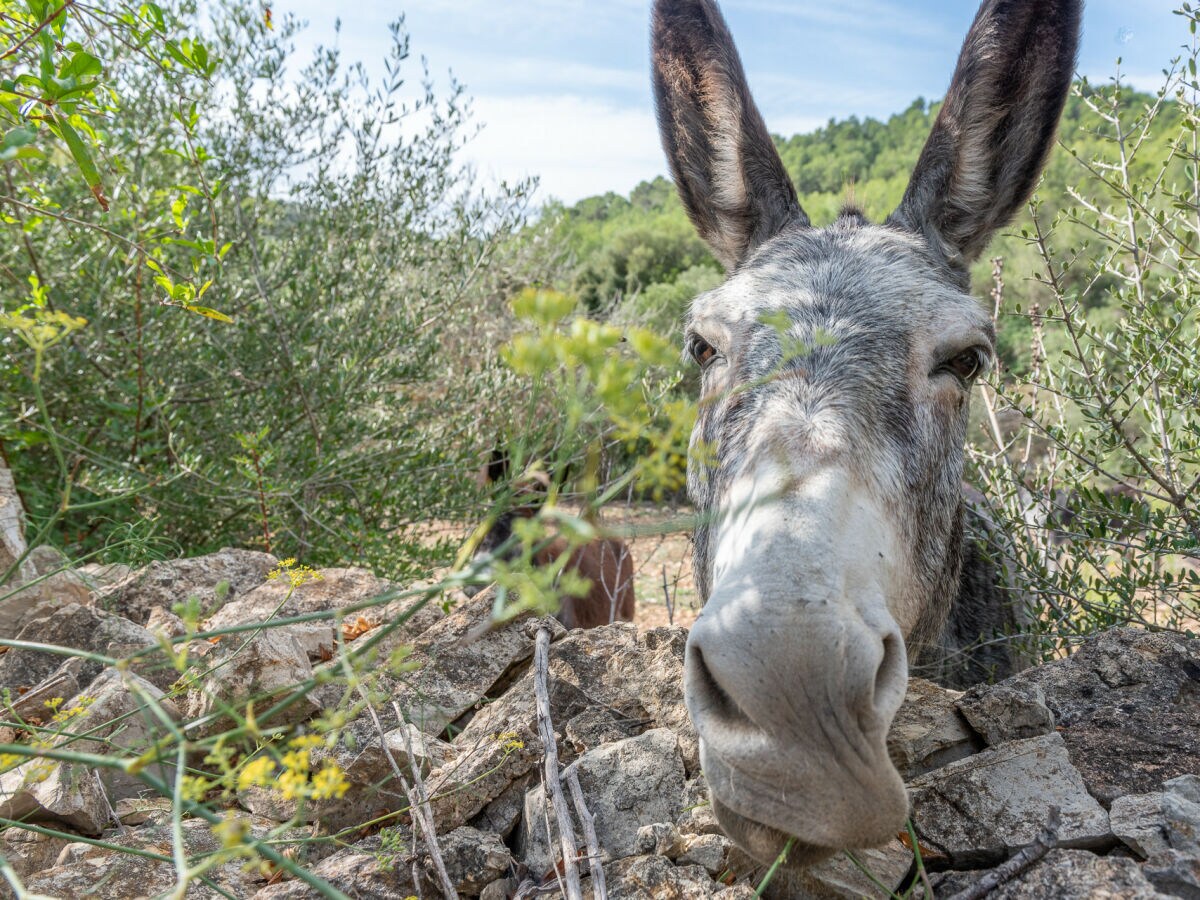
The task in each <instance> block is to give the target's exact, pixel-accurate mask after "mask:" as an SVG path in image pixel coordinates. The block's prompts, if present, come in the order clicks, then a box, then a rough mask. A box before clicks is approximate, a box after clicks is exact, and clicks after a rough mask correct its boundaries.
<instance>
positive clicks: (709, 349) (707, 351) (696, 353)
mask: <svg viewBox="0 0 1200 900" xmlns="http://www.w3.org/2000/svg"><path fill="white" fill-rule="evenodd" d="M688 353H690V354H691V355H692V359H694V360H695V361H696V364H697V365H698V366H700V368H702V369H703V368H704V367H705V366H707V365H708V364H709V363H710V362H712V361H713V360H714V359H716V356H717V351H716V349H714V347H713V345H712V344H710V343H709V342H708V341H706V340H705V339H704V338H702V337H700V335H698V334H693V335H692V336H691V337H690V338H688Z"/></svg>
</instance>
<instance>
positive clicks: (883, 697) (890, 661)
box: [872, 633, 908, 719]
mask: <svg viewBox="0 0 1200 900" xmlns="http://www.w3.org/2000/svg"><path fill="white" fill-rule="evenodd" d="M907 669H908V660H907V658H906V654H905V652H904V641H903V639H902V638H901V637H900V635H898V634H895V633H892V634H886V635H884V637H883V661H882V662H880V664H879V669H878V670H877V671H876V672H875V692H874V695H873V697H872V700H873V703H872V705H873V706H874V708H875V712H877V713H883V712H886V713H887V715H888V717H889V719H890V716H891V711H893V710H894V707H895V706H896V705H898V702H897V698H896V694H897V692H900V693H901V694H902V693H903V691H904V687H905V684H906V683H907V680H908V679H907V677H906V676H907ZM899 699H903V696H901V697H900V698H899Z"/></svg>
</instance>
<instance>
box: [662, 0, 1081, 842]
mask: <svg viewBox="0 0 1200 900" xmlns="http://www.w3.org/2000/svg"><path fill="white" fill-rule="evenodd" d="M1080 13H1081V2H1080V0H986V2H985V3H984V4H983V7H982V8H981V9H980V11H979V14H978V16H977V17H976V19H975V22H974V24H973V25H972V27H971V31H970V33H969V34H968V36H967V39H966V42H965V43H964V45H963V48H962V53H961V55H960V57H959V60H958V67H957V69H956V71H955V74H954V79H953V82H952V84H951V86H950V89H949V92H948V93H947V95H946V99H945V102H944V104H943V106H942V108H941V111H940V113H939V115H938V117H937V120H936V122H935V123H934V126H933V132H932V134H931V135H930V137H929V140H928V143H927V144H926V145H925V148H924V150H923V151H922V153H921V156H920V159H919V161H918V163H917V167H916V171H915V172H914V174H913V176H912V180H911V182H910V184H909V186H908V189H907V191H906V193H905V195H904V199H903V201H902V202H901V204H900V206H899V208H898V209H897V210H896V211H895V212H894V213H893V214H892V215H891V216H890V217H889V218H888V219H887V221H886V222H884V223H883V224H882V225H873V224H870V223H869V222H868V221H867V220H866V219H865V218H864V217H863V216H862V215H861V214H860V213H858V212H856V211H853V210H848V211H846V212H844V213H843V214H842V216H841V217H840V218H839V219H838V221H837V222H835V223H834V224H833V225H831V226H829V227H827V228H823V229H815V228H812V227H810V225H809V221H808V218H807V217H806V216H805V214H804V211H803V210H802V209H801V207H800V204H799V202H798V201H797V198H796V192H795V189H794V188H793V186H792V184H791V181H790V180H789V178H788V175H787V173H786V172H785V171H784V168H783V165H782V162H781V161H780V158H779V156H778V154H777V153H776V151H775V148H774V145H773V144H772V142H771V138H770V135H769V134H768V132H767V129H766V126H765V125H764V123H763V120H762V117H761V116H760V114H759V112H758V110H757V108H756V107H755V105H754V102H753V100H752V99H751V97H750V93H749V90H748V88H747V84H746V77H745V74H744V72H743V70H742V66H741V62H740V60H739V59H738V55H737V51H736V50H735V49H734V45H733V41H732V39H731V37H730V35H729V31H728V29H727V27H726V25H725V22H724V21H723V19H722V17H721V14H720V12H719V10H718V8H717V5H716V3H715V2H714V0H657V2H656V3H655V8H654V22H653V62H654V88H655V96H656V100H657V105H658V120H659V128H660V132H661V135H662V140H663V144H664V146H665V148H666V151H667V156H668V158H669V161H670V165H671V170H672V174H673V175H674V178H675V182H676V184H677V186H678V189H679V194H680V196H681V198H682V200H683V204H684V206H685V207H686V209H687V211H688V214H689V215H690V217H691V219H692V221H693V223H694V224H695V226H696V228H697V229H698V231H699V232H700V234H701V236H702V237H703V238H704V239H705V240H706V241H707V242H708V243H709V245H710V246H711V247H712V249H713V252H714V253H715V254H716V255H717V257H718V259H720V260H721V261H722V263H724V265H725V266H726V267H727V268H728V269H729V271H730V275H729V278H728V280H727V281H726V282H725V283H724V284H723V285H722V286H721V287H719V288H717V289H716V290H713V291H711V292H709V293H707V294H704V295H702V296H700V297H699V298H697V299H696V300H695V302H694V303H693V305H692V309H691V312H690V315H689V317H688V322H687V338H686V340H687V348H688V351H689V352H690V354H691V356H692V357H693V358H694V360H695V361H696V364H697V365H698V366H699V367H700V368H701V369H702V372H703V374H702V383H703V389H702V394H703V396H702V398H701V402H700V414H699V420H698V422H697V424H696V428H695V431H694V433H693V438H692V440H693V446H694V449H695V451H696V452H694V453H693V461H692V463H691V466H690V470H689V473H688V481H689V490H690V493H691V495H692V499H693V501H694V502H695V504H696V505H697V507H698V508H699V510H700V512H701V514H702V515H701V519H702V521H703V523H704V524H702V525H701V527H700V528H699V529H698V530H697V533H696V539H695V571H696V575H697V578H698V580H699V587H700V592H701V595H702V597H703V599H704V600H705V606H704V610H703V614H702V615H701V617H700V618H699V620H698V621H697V622H696V624H695V625H694V626H693V628H692V631H691V635H690V637H689V639H688V647H687V658H686V670H685V681H686V683H685V691H686V698H687V703H688V709H689V711H690V712H691V716H692V720H693V722H694V723H695V725H696V728H697V731H698V733H699V735H700V739H701V760H702V764H703V767H704V771H705V774H706V776H707V778H708V783H709V786H710V788H711V791H712V797H713V804H714V807H715V809H716V812H717V816H718V818H719V819H720V821H721V823H722V825H723V826H724V827H725V829H726V831H727V832H728V833H729V834H730V836H731V837H733V838H734V839H735V840H736V841H738V842H739V843H740V844H742V846H743V847H745V848H746V849H747V850H748V851H749V852H751V853H752V854H753V855H755V856H757V857H758V858H760V859H763V860H768V859H772V858H774V857H775V856H776V855H777V853H778V851H779V850H780V849H781V847H782V846H783V844H784V842H785V841H786V840H787V839H788V838H789V837H792V838H794V839H795V843H794V849H793V850H792V852H791V856H790V859H791V860H792V861H793V862H795V863H799V864H805V863H808V862H812V861H815V860H817V859H820V858H821V857H823V856H826V855H829V854H831V853H833V852H836V851H837V850H840V849H844V848H850V847H862V846H869V845H873V844H879V843H882V842H884V841H886V840H887V839H889V838H890V837H892V836H893V835H894V834H895V833H896V832H897V831H898V830H900V829H901V828H902V827H903V823H904V819H905V817H906V815H907V809H908V801H907V797H906V795H905V791H904V784H903V783H902V781H901V779H900V777H899V775H898V773H897V772H896V769H895V767H894V766H893V765H892V763H891V761H890V760H889V758H888V753H887V749H886V736H887V731H888V726H889V724H890V723H891V720H892V717H893V715H894V714H895V712H896V709H897V708H898V707H899V705H900V702H901V700H902V698H903V696H904V690H905V684H906V680H907V661H906V660H907V657H906V642H907V645H908V646H910V647H911V646H913V645H914V644H915V643H923V642H927V641H932V640H934V639H936V637H937V635H938V634H939V633H940V630H941V629H942V627H943V625H944V623H945V622H946V618H947V615H948V613H949V609H950V605H951V603H952V602H953V600H954V598H955V595H956V591H957V584H958V577H959V570H960V566H961V560H962V549H961V548H962V515H963V513H962V496H961V486H960V485H961V482H960V475H961V470H962V457H963V443H964V440H965V434H966V427H967V416H968V398H969V394H970V390H971V385H972V383H973V381H974V380H975V378H976V376H978V375H979V373H980V372H982V371H983V370H985V369H986V368H987V367H988V365H989V364H990V362H991V360H992V356H993V334H992V327H991V323H990V321H989V318H988V316H987V315H985V314H984V312H983V311H982V309H981V308H980V306H979V305H978V304H977V303H976V302H975V301H974V300H973V299H972V298H971V297H970V296H969V295H968V294H967V293H966V291H967V287H968V272H967V267H968V265H969V264H970V263H971V262H972V261H973V260H975V259H976V258H977V257H978V256H979V254H980V253H981V252H982V251H983V249H984V247H985V246H986V245H987V243H988V240H989V239H990V237H991V235H992V233H993V232H994V231H995V230H996V229H997V228H999V227H1001V226H1002V225H1004V224H1005V223H1006V222H1008V221H1009V219H1010V218H1011V217H1012V215H1013V214H1014V213H1015V212H1016V211H1017V209H1018V208H1019V207H1020V206H1021V204H1023V203H1024V201H1025V200H1026V199H1027V198H1028V196H1029V194H1030V192H1031V191H1032V190H1033V187H1034V185H1035V183H1036V181H1037V178H1038V176H1039V174H1040V172H1041V169H1042V166H1043V164H1044V162H1045V158H1046V155H1047V153H1048V151H1049V149H1050V146H1051V144H1052V142H1053V138H1054V133H1055V129H1056V127H1057V123H1058V119H1059V115H1060V114H1061V112H1062V107H1063V103H1064V101H1065V98H1066V94H1067V91H1068V88H1069V86H1070V81H1071V76H1072V73H1073V70H1074V60H1075V51H1076V45H1077V43H1078V33H1079V21H1080Z"/></svg>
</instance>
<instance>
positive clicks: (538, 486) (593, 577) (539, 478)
mask: <svg viewBox="0 0 1200 900" xmlns="http://www.w3.org/2000/svg"><path fill="white" fill-rule="evenodd" d="M480 475H481V479H482V480H483V481H484V482H485V483H487V484H496V483H504V482H507V481H508V480H509V462H508V456H507V455H506V454H505V453H504V452H503V451H502V450H500V449H496V450H494V451H492V457H491V459H490V460H489V462H488V463H487V465H486V466H484V467H483V469H482V470H481V472H480ZM550 486H551V485H550V479H549V477H548V476H547V475H546V473H544V472H540V471H536V470H534V471H530V472H527V473H526V474H525V475H523V476H522V477H521V478H518V479H517V480H516V481H515V482H514V483H513V485H512V498H511V505H510V506H509V507H508V508H507V509H506V510H505V511H504V512H503V513H501V514H500V515H499V516H497V517H496V519H495V521H493V522H492V523H491V527H490V528H488V530H487V531H486V532H485V533H484V535H483V536H482V538H480V540H479V547H478V549H477V550H476V559H478V560H482V559H486V558H490V557H491V555H492V554H493V553H495V552H496V551H497V550H499V549H500V548H501V547H502V546H503V545H504V544H505V543H507V542H508V541H509V539H510V538H511V537H512V534H513V523H514V522H515V521H516V520H517V519H522V518H525V519H528V518H532V517H533V516H535V515H537V513H538V510H539V509H541V507H542V505H543V504H544V503H545V501H546V497H547V495H548V494H549V492H550ZM513 552H515V550H514V551H513ZM568 552H569V556H568V558H567V561H566V565H565V566H564V567H563V568H564V571H570V572H574V573H576V574H577V575H580V576H582V577H583V578H585V579H587V581H588V583H589V588H588V592H587V594H585V595H584V596H582V597H572V596H566V597H564V598H563V600H562V607H561V608H560V609H559V611H558V615H557V618H558V620H559V621H560V622H562V623H563V625H565V626H566V627H567V628H597V627H599V626H600V625H609V624H611V623H612V622H632V621H633V614H634V608H635V599H634V590H633V556H632V554H631V553H630V552H629V546H628V545H627V544H626V543H625V542H624V541H622V540H620V539H619V538H598V539H596V540H594V541H591V542H589V543H587V544H584V545H583V546H582V547H577V548H575V549H574V550H571V549H570V545H569V544H568V542H567V540H566V538H563V537H561V536H555V537H552V538H550V540H548V541H546V542H545V543H544V544H542V545H541V546H539V547H537V548H536V549H535V551H534V555H533V564H534V565H535V566H541V567H544V566H550V565H553V564H554V563H555V562H556V561H557V560H558V559H560V558H561V557H562V555H563V554H564V553H568ZM479 590H480V588H479V587H471V588H468V589H467V593H468V594H469V595H470V596H474V595H475V594H476V593H478V592H479Z"/></svg>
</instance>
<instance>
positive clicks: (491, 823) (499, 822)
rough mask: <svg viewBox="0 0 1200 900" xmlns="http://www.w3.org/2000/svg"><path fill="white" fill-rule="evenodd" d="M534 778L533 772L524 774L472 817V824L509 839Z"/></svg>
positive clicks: (522, 809)
mask: <svg viewBox="0 0 1200 900" xmlns="http://www.w3.org/2000/svg"><path fill="white" fill-rule="evenodd" d="M532 780H533V773H532V772H528V773H526V774H525V775H522V776H521V777H520V778H518V779H517V780H516V781H514V782H513V783H512V784H510V785H509V786H508V787H506V788H505V789H504V790H503V791H502V792H501V793H500V795H499V796H498V797H496V799H495V800H493V801H492V802H491V803H489V804H488V805H487V806H485V807H484V808H483V809H482V810H481V811H480V812H479V814H478V815H476V816H475V817H474V818H472V819H471V821H470V824H471V825H473V826H475V827H476V828H478V829H480V830H481V831H490V832H491V833H492V834H497V835H499V836H500V837H502V838H504V839H506V840H507V839H508V836H509V835H510V834H512V830H513V829H514V828H516V827H517V823H518V822H520V821H521V814H522V813H523V812H524V811H525V793H526V792H527V791H528V790H529V784H530V782H531V781H532Z"/></svg>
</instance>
